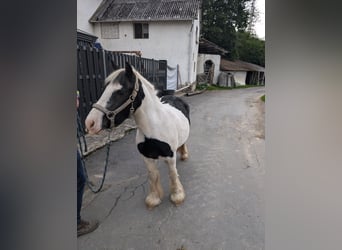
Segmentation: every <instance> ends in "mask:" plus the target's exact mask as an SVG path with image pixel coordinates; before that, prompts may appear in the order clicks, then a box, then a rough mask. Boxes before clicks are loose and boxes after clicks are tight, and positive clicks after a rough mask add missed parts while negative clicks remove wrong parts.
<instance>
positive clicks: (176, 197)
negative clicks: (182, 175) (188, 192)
mask: <svg viewBox="0 0 342 250" xmlns="http://www.w3.org/2000/svg"><path fill="white" fill-rule="evenodd" d="M166 162H167V164H168V165H169V177H170V193H171V195H170V199H171V201H172V202H173V203H174V204H175V205H176V206H178V205H179V204H181V203H182V202H183V201H184V199H185V192H184V188H183V185H182V183H181V182H180V180H179V177H178V172H177V168H176V154H174V156H173V157H172V158H168V159H167V160H166Z"/></svg>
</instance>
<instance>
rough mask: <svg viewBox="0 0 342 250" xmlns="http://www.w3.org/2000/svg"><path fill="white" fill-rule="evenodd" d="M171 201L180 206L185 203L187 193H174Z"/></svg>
mask: <svg viewBox="0 0 342 250" xmlns="http://www.w3.org/2000/svg"><path fill="white" fill-rule="evenodd" d="M170 199H171V201H172V202H173V204H175V205H176V206H178V205H180V204H182V203H183V201H184V200H185V193H184V191H181V192H176V193H173V194H171V196H170Z"/></svg>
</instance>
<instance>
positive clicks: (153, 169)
mask: <svg viewBox="0 0 342 250" xmlns="http://www.w3.org/2000/svg"><path fill="white" fill-rule="evenodd" d="M144 161H145V164H146V167H147V170H148V178H149V184H150V192H149V194H148V195H147V197H146V199H145V203H146V205H147V207H148V209H152V208H154V207H156V206H158V205H159V204H160V203H161V199H162V198H163V188H162V186H161V184H160V174H159V170H158V167H157V160H154V159H150V158H146V157H144Z"/></svg>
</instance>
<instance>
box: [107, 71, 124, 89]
mask: <svg viewBox="0 0 342 250" xmlns="http://www.w3.org/2000/svg"><path fill="white" fill-rule="evenodd" d="M124 70H125V69H118V70H116V71H114V72H112V73H111V74H110V75H109V76H107V77H106V79H105V86H107V85H108V84H109V83H111V82H113V81H114V80H115V79H116V77H117V76H118V75H119V74H120V73H121V72H122V71H124Z"/></svg>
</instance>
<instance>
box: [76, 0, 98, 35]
mask: <svg viewBox="0 0 342 250" xmlns="http://www.w3.org/2000/svg"><path fill="white" fill-rule="evenodd" d="M101 2H102V0H77V29H80V30H83V31H85V32H88V33H90V34H93V35H95V30H94V26H93V25H92V24H91V23H89V21H88V20H89V19H90V17H91V16H92V15H93V14H94V12H95V10H96V9H97V7H98V6H99V5H100V3H101Z"/></svg>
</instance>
